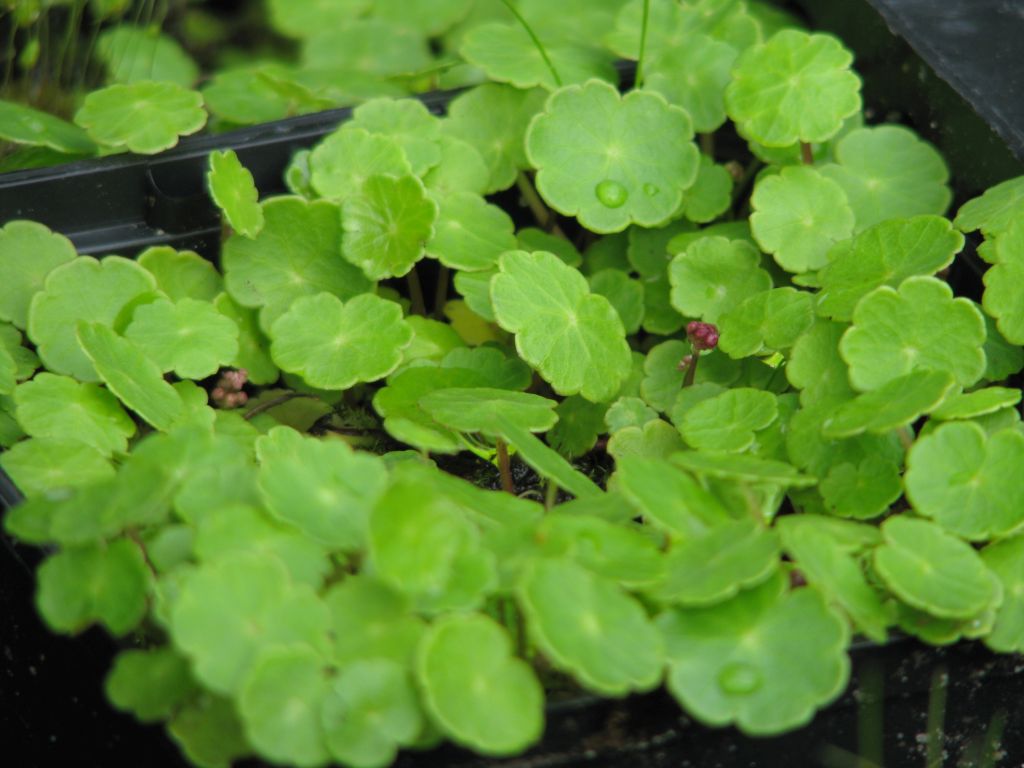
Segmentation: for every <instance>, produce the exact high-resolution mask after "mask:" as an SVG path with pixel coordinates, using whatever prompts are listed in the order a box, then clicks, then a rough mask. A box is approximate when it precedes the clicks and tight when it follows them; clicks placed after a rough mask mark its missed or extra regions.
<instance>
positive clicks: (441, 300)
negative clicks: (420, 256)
mask: <svg viewBox="0 0 1024 768" xmlns="http://www.w3.org/2000/svg"><path fill="white" fill-rule="evenodd" d="M450 276H451V270H450V269H448V267H446V266H445V265H444V264H442V265H441V268H440V269H439V270H438V271H437V287H436V288H435V289H434V317H436V318H438V319H439V320H440V319H441V318H442V317H443V316H444V305H445V304H446V303H447V302H448V279H449V277H450Z"/></svg>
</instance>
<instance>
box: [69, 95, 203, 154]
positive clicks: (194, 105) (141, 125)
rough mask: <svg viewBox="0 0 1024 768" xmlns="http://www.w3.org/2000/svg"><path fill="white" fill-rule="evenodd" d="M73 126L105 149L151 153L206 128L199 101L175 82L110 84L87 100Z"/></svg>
mask: <svg viewBox="0 0 1024 768" xmlns="http://www.w3.org/2000/svg"><path fill="white" fill-rule="evenodd" d="M75 122H76V123H77V124H78V125H80V126H82V127H83V128H85V130H86V132H88V134H89V137H90V138H92V139H94V140H95V141H96V142H98V143H100V144H104V145H106V146H109V147H125V148H127V149H128V150H130V151H132V152H138V153H140V154H144V155H153V154H156V153H157V152H161V151H163V150H165V149H170V148H171V147H173V146H174V145H175V144H177V143H178V138H179V137H180V136H188V135H190V134H193V133H195V132H196V131H198V130H199V129H200V128H202V127H203V126H204V125H206V112H205V110H204V109H203V97H202V96H200V95H199V94H198V93H197V92H195V91H189V90H187V89H185V88H182V87H181V86H180V85H175V84H174V83H166V82H164V83H158V82H151V81H141V82H137V83H131V84H126V85H111V86H108V87H106V88H101V89H100V90H98V91H93V92H91V93H90V94H89V95H88V96H86V97H85V101H84V102H83V103H82V107H81V109H79V110H78V112H77V113H76V114H75Z"/></svg>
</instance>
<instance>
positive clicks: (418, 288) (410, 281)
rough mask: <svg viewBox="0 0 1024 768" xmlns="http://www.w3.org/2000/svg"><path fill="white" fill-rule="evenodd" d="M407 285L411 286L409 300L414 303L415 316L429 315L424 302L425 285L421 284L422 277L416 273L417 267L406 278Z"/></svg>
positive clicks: (413, 311)
mask: <svg viewBox="0 0 1024 768" xmlns="http://www.w3.org/2000/svg"><path fill="white" fill-rule="evenodd" d="M405 280H406V284H407V285H408V286H409V300H410V301H411V302H412V307H411V311H412V313H413V314H414V315H423V316H424V317H425V316H426V314H427V305H426V302H424V300H423V284H422V283H421V282H420V275H419V273H418V272H417V271H416V267H413V268H412V270H410V272H409V274H408V275H406V276H405Z"/></svg>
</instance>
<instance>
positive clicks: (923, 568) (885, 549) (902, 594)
mask: <svg viewBox="0 0 1024 768" xmlns="http://www.w3.org/2000/svg"><path fill="white" fill-rule="evenodd" d="M882 536H883V537H884V539H885V543H884V544H882V546H880V547H879V548H878V549H876V550H875V555H874V566H875V571H876V572H877V573H878V575H879V576H880V577H881V579H882V581H884V582H885V584H886V586H888V587H889V589H890V590H892V592H893V594H895V595H896V596H897V597H898V598H899V599H900V600H903V601H904V602H906V603H907V604H908V605H910V606H912V607H914V608H917V609H918V610H922V611H925V612H926V613H928V614H930V615H932V616H937V617H939V618H946V619H958V618H960V619H966V618H970V617H972V616H974V615H976V614H978V613H981V612H982V611H983V610H985V609H986V608H987V607H991V606H995V605H998V603H999V601H1000V600H1001V599H1002V589H1001V588H1000V585H999V580H998V579H997V578H996V577H995V575H994V574H993V573H992V572H991V571H989V570H988V569H987V568H986V567H985V563H984V562H983V561H982V559H981V557H980V556H979V555H978V553H977V552H976V551H975V550H974V549H972V548H971V546H970V545H969V544H966V543H965V542H963V541H962V540H960V539H958V538H956V537H955V536H952V535H951V534H949V533H946V532H945V531H944V530H942V528H940V527H939V526H937V525H935V524H934V523H930V522H928V521H926V520H920V519H916V518H911V517H908V516H906V515H897V516H896V517H891V518H889V519H888V520H886V521H885V523H883V524H882Z"/></svg>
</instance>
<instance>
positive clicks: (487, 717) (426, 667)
mask: <svg viewBox="0 0 1024 768" xmlns="http://www.w3.org/2000/svg"><path fill="white" fill-rule="evenodd" d="M416 677H417V678H418V680H419V682H420V685H421V686H422V689H423V704H424V706H425V707H426V708H427V710H428V711H429V712H430V714H431V715H432V716H433V718H434V720H435V721H436V722H437V723H438V725H440V727H441V728H442V729H443V730H444V731H445V732H446V733H447V734H448V735H449V736H451V737H452V738H453V739H454V740H455V741H457V742H459V743H461V744H464V745H466V746H469V747H472V748H473V749H475V750H477V751H478V752H482V753H484V754H488V755H506V754H513V753H516V752H519V751H521V750H523V749H525V748H526V747H527V746H529V745H530V744H532V743H533V742H535V741H536V740H537V739H539V738H540V736H541V733H542V732H543V729H544V693H543V690H542V688H541V685H540V682H539V681H538V680H537V678H536V676H535V675H534V673H533V670H532V669H531V668H530V666H529V665H528V664H527V663H526V662H524V661H522V660H521V659H518V658H516V657H515V656H513V655H512V641H511V639H510V638H509V636H508V634H507V633H506V631H505V630H504V629H503V628H502V627H501V626H500V625H498V624H496V623H495V622H494V621H493V620H491V619H489V618H487V617H485V616H481V615H479V614H465V615H461V616H460V615H453V616H448V617H445V618H443V619H441V620H440V621H437V622H435V623H434V624H433V625H432V626H431V628H430V630H429V631H428V632H427V635H426V636H425V637H424V638H423V641H422V642H421V643H420V646H419V651H418V653H417V660H416Z"/></svg>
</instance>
